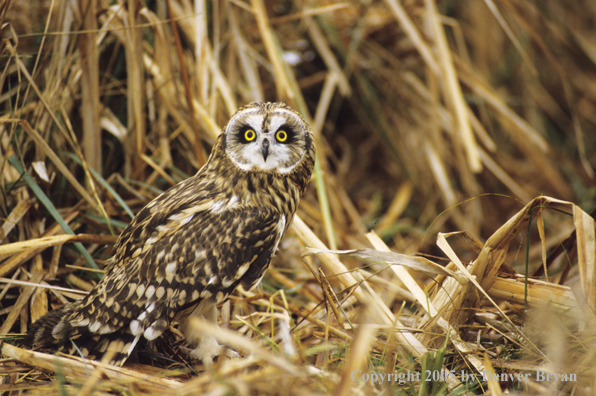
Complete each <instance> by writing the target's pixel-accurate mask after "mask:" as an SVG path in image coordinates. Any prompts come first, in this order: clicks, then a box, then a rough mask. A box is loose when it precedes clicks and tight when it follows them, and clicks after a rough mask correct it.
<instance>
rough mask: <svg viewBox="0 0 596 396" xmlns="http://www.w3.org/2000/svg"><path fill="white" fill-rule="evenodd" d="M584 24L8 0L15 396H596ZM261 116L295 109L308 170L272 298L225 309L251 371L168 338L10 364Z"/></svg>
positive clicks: (268, 287)
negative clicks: (128, 233) (312, 155)
mask: <svg viewBox="0 0 596 396" xmlns="http://www.w3.org/2000/svg"><path fill="white" fill-rule="evenodd" d="M595 22H596V3H594V2H593V1H589V0H580V1H575V2H556V1H546V2H526V1H516V0H513V1H512V0H498V1H493V0H485V1H476V2H448V1H441V2H436V1H433V0H424V1H404V2H399V1H397V0H384V1H363V2H355V1H346V2H341V3H333V2H328V1H325V2H304V1H298V0H296V1H293V2H292V1H264V0H250V1H248V0H247V1H242V0H229V1H213V2H205V1H203V0H195V2H191V1H188V0H164V1H156V2H139V1H130V0H129V1H118V2H110V1H96V0H90V1H80V2H67V1H64V0H58V1H53V2H37V1H31V2H21V1H14V0H12V1H11V0H4V2H3V3H1V4H0V26H1V27H2V38H3V41H2V43H1V45H0V54H1V58H0V59H2V63H0V66H1V67H0V70H1V71H2V74H1V75H0V87H2V91H1V92H0V106H1V112H0V129H1V133H0V160H1V161H0V167H1V168H0V192H1V194H0V213H1V214H0V218H1V221H0V223H1V224H2V225H1V228H0V235H2V241H3V242H2V245H0V260H1V261H0V283H1V285H0V318H1V319H0V323H1V325H0V337H1V340H2V344H1V347H2V350H1V351H2V357H1V358H0V359H1V360H0V372H1V374H2V377H0V378H1V380H0V381H1V383H0V392H2V393H3V394H4V393H5V394H10V395H17V394H20V393H37V394H41V393H43V394H61V395H64V394H72V395H74V394H78V395H87V394H92V393H93V394H155V395H158V394H168V393H172V394H174V393H175V394H180V395H184V394H224V393H225V394H240V395H248V394H300V395H303V394H336V395H348V394H398V395H401V394H404V395H406V394H407V395H410V394H417V395H426V394H430V395H435V394H443V393H446V394H483V393H486V394H492V395H500V394H502V393H503V392H510V393H515V392H519V393H520V394H521V393H523V394H530V395H543V394H544V395H546V394H549V395H550V394H557V395H567V394H569V395H571V394H573V395H592V394H594V392H595V391H596V390H595V389H594V384H595V383H596V382H595V381H596V378H595V376H594V366H595V364H596V357H595V355H594V350H596V346H595V345H594V340H595V336H596V333H595V332H594V329H595V328H596V326H595V325H596V318H595V316H594V314H595V312H596V270H595V268H596V262H595V261H596V251H595V237H594V220H593V217H592V216H590V215H588V214H587V213H586V212H588V213H589V212H590V211H592V210H593V209H594V207H595V197H596V188H595V187H594V170H593V167H594V165H595V163H596V157H595V152H596V150H595V149H596V139H594V136H596V135H595V132H596V127H595V126H596V65H595V64H596V45H595V44H594V42H593V40H592V38H593V37H594V36H595V35H596V31H595V29H596V28H595V26H596V23H595ZM254 100H268V101H284V102H286V103H288V104H289V105H291V106H293V107H294V108H296V109H297V110H299V111H300V112H301V113H302V114H303V115H304V116H305V117H306V118H307V119H308V120H309V121H310V123H311V125H312V126H313V129H314V131H315V133H316V136H317V146H318V153H319V157H318V162H317V167H316V170H315V176H314V178H313V180H312V182H311V184H310V187H309V191H308V192H307V196H306V197H305V198H304V199H303V201H302V202H301V206H300V208H299V211H298V214H299V216H298V217H297V218H296V220H295V222H294V226H293V230H292V232H291V233H289V235H287V236H286V238H285V239H284V241H283V243H282V248H281V250H280V253H279V254H278V256H277V257H276V259H275V261H274V265H273V266H272V268H271V269H270V270H269V271H268V273H267V276H266V277H265V279H264V281H263V283H262V287H260V288H258V289H257V290H255V291H253V292H247V293H240V292H239V293H237V295H236V296H235V297H234V298H233V299H232V301H231V302H230V303H226V304H224V306H223V307H222V308H223V315H222V327H223V329H222V330H221V331H217V332H215V333H214V335H216V336H217V337H218V338H219V339H220V341H222V342H224V343H225V344H227V345H228V346H229V347H231V348H233V349H234V350H236V351H238V353H239V354H240V355H241V358H240V359H220V360H219V361H218V362H217V364H215V365H214V366H212V367H209V368H205V367H203V366H201V365H195V364H193V363H192V362H189V361H188V359H187V357H188V354H187V351H186V349H185V348H186V346H185V344H184V339H183V338H182V337H181V334H180V333H179V331H178V330H177V328H176V326H172V327H171V328H170V329H169V330H168V332H167V333H166V334H165V335H164V336H163V337H162V338H161V339H159V340H157V341H156V342H154V343H153V344H150V345H146V346H143V347H141V348H138V349H139V351H138V353H137V354H136V355H135V356H134V357H133V359H131V361H130V362H128V363H127V364H126V365H125V366H124V367H123V368H115V367H111V366H108V365H104V364H102V363H101V362H93V361H84V360H82V359H79V358H76V357H75V358H73V357H68V356H64V355H55V354H50V353H47V352H32V351H27V350H23V349H21V348H19V345H20V344H19V343H20V340H21V338H22V335H23V333H24V332H26V330H27V327H28V325H29V324H30V323H31V322H32V321H34V320H36V319H37V318H39V317H40V316H41V315H43V314H44V313H45V312H47V311H48V310H49V309H52V308H55V307H57V306H60V305H61V304H63V303H65V302H67V301H69V300H72V299H77V298H80V297H81V296H82V295H84V294H85V293H86V292H88V291H89V290H91V288H92V287H93V285H94V284H95V283H96V282H97V279H98V275H97V271H101V268H103V265H104V263H105V261H106V260H107V258H109V257H110V254H111V252H112V248H113V243H114V242H115V240H116V238H117V235H118V234H119V233H120V232H121V231H122V229H123V228H124V227H125V226H126V224H128V222H129V221H130V220H131V218H132V217H133V216H134V213H136V211H138V210H139V209H140V208H141V207H142V206H143V205H144V204H146V203H147V202H148V201H149V200H150V199H151V198H153V197H155V196H156V195H157V194H159V192H160V191H163V190H165V189H166V188H167V187H169V186H170V185H172V184H174V183H176V182H178V181H180V180H183V179H184V178H186V177H188V175H191V174H193V173H194V172H196V171H197V169H198V168H200V166H201V165H202V164H203V163H204V162H205V160H206V158H207V157H208V153H209V150H210V147H211V144H212V143H213V141H214V139H215V137H216V136H217V134H218V133H219V131H220V129H221V127H222V126H223V125H224V123H225V122H226V121H227V119H228V118H229V116H230V114H231V113H232V112H233V111H234V110H235V109H236V108H237V107H239V106H240V105H242V104H245V103H247V102H250V101H254ZM550 197H556V199H555V198H550ZM592 214H593V213H592ZM306 248H309V250H305V249H306ZM328 249H331V250H334V252H333V253H330V252H328V251H327V250H328ZM338 250H339V251H338ZM389 250H391V251H393V252H399V253H401V254H395V253H389ZM416 253H418V254H419V255H418V256H415V257H414V256H409V255H413V254H416ZM196 326H197V330H201V331H205V332H213V331H214V329H213V328H211V327H210V326H209V325H208V324H205V323H197V324H196ZM489 372H490V373H492V374H498V375H499V378H498V380H495V379H494V377H492V379H491V380H488V381H487V380H485V379H483V378H482V376H481V374H482V373H485V374H486V373H489ZM452 373H453V374H452ZM408 374H410V375H412V376H411V377H410V376H408ZM416 374H418V377H416ZM555 374H556V375H557V377H556V379H555ZM364 375H366V377H364ZM388 375H391V377H388ZM427 375H430V378H429V377H428V376H427ZM472 375H473V377H472ZM547 375H549V377H548V378H547V377H546V376H547ZM433 376H434V377H433ZM381 378H384V380H383V381H381ZM354 379H355V380H354ZM427 379H429V381H427Z"/></svg>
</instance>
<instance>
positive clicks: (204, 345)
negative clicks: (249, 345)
mask: <svg viewBox="0 0 596 396" xmlns="http://www.w3.org/2000/svg"><path fill="white" fill-rule="evenodd" d="M222 353H224V356H226V357H227V358H230V359H235V358H237V357H238V352H236V351H234V350H232V349H228V348H225V347H222V346H221V345H219V344H218V343H217V340H216V339H215V337H213V336H206V337H201V340H200V343H199V346H198V347H197V348H195V349H193V350H192V351H190V357H191V358H193V359H195V360H199V361H201V362H202V363H203V364H204V365H205V366H210V365H212V364H213V359H214V358H216V357H218V356H220V355H221V354H222Z"/></svg>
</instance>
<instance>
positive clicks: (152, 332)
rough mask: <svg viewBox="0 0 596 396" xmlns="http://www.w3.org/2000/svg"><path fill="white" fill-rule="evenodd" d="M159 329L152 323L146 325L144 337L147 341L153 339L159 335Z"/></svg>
mask: <svg viewBox="0 0 596 396" xmlns="http://www.w3.org/2000/svg"><path fill="white" fill-rule="evenodd" d="M161 333H162V332H161V331H158V330H156V329H155V328H154V327H153V325H151V326H149V327H147V328H146V329H145V333H144V334H143V335H144V336H145V338H146V339H148V340H149V341H153V340H154V339H156V338H157V337H159V336H160V335H161Z"/></svg>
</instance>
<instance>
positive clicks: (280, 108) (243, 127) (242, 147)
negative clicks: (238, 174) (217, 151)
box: [224, 102, 312, 174]
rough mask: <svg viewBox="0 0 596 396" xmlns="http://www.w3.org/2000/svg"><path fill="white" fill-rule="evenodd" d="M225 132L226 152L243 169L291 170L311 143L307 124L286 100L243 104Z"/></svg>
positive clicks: (280, 171) (288, 171)
mask: <svg viewBox="0 0 596 396" xmlns="http://www.w3.org/2000/svg"><path fill="white" fill-rule="evenodd" d="M224 133H225V135H226V153H227V154H228V155H229V156H230V158H231V159H232V161H233V162H234V163H235V164H236V165H237V166H238V167H239V168H240V169H242V170H244V171H252V172H263V171H264V172H275V171H277V172H279V173H282V174H285V173H290V172H291V171H292V170H293V169H294V168H295V167H296V166H297V165H298V164H299V163H300V161H301V160H302V158H303V156H304V154H305V152H306V149H307V146H308V145H310V144H312V143H311V142H312V136H310V134H311V131H310V128H309V126H308V124H307V123H306V122H305V121H304V120H303V119H302V117H301V116H300V114H298V113H297V112H296V111H294V110H293V109H291V108H290V107H288V106H286V105H284V104H283V103H260V102H253V103H250V104H248V105H246V106H244V107H242V108H241V109H239V110H238V111H237V112H236V113H235V114H234V115H233V116H232V118H231V119H230V122H229V123H228V125H227V126H226V127H225V129H224Z"/></svg>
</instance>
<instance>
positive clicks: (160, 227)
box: [156, 224, 171, 232]
mask: <svg viewBox="0 0 596 396" xmlns="http://www.w3.org/2000/svg"><path fill="white" fill-rule="evenodd" d="M170 228H171V227H170V226H168V225H164V224H162V225H158V226H157V228H156V230H157V231H158V232H167V231H169V230H170Z"/></svg>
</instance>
